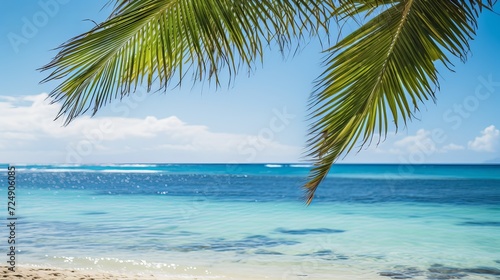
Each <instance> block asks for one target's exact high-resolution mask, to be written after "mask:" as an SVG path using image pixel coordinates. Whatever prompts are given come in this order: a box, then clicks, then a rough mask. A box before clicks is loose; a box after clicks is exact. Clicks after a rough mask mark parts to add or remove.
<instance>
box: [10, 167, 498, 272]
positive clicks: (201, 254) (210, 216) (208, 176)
mask: <svg viewBox="0 0 500 280" xmlns="http://www.w3.org/2000/svg"><path fill="white" fill-rule="evenodd" d="M16 168H17V208H18V209H17V215H18V219H19V220H18V226H17V229H16V230H17V241H18V247H17V248H18V249H19V250H20V251H19V252H18V261H19V263H20V264H23V265H40V266H55V267H63V268H64V267H71V268H78V269H92V270H106V271H115V272H132V273H138V272H141V271H148V273H152V274H155V275H157V276H158V277H159V278H161V277H163V276H172V275H175V276H176V277H179V278H185V279H194V277H197V278H198V279H218V278H224V279H387V280H389V279H500V166H499V165H419V166H409V165H336V166H335V167H334V169H333V170H332V173H331V175H330V176H329V177H328V178H327V179H326V180H325V182H324V183H323V184H322V185H321V187H320V189H319V190H318V195H317V198H316V199H315V201H314V202H313V204H312V205H311V206H309V207H306V206H304V204H303V201H302V199H301V197H302V194H303V193H302V191H301V189H300V186H301V184H302V183H304V182H305V180H306V176H307V172H308V171H309V168H310V166H308V165H300V164H246V165H196V164H192V165H172V164H165V165H161V164H157V165H148V164H144V165H136V164H130V165H79V166H76V165H18V166H16ZM2 169H3V170H5V174H6V172H7V171H6V167H5V166H4V168H2ZM0 182H1V186H2V187H1V188H0V191H1V192H2V193H4V197H5V199H3V201H6V197H7V195H6V188H5V186H6V176H1V177H0ZM5 204H6V202H5ZM0 214H1V215H0V217H1V218H2V219H3V220H5V218H6V211H2V213H0ZM5 243H6V242H4V244H2V246H3V247H2V248H4V251H6V250H7V249H6V244H5ZM176 279H177V278H176Z"/></svg>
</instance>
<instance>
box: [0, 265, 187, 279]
mask: <svg viewBox="0 0 500 280" xmlns="http://www.w3.org/2000/svg"><path fill="white" fill-rule="evenodd" d="M0 279H23V280H25V279H26V280H55V279H67V280H111V279H113V280H114V279H124V280H131V279H146V280H152V279H158V278H156V277H155V276H153V275H147V274H143V275H139V274H137V275H125V274H110V273H105V272H97V271H82V270H72V269H59V268H41V267H22V266H21V267H16V269H15V272H12V271H10V270H8V269H7V267H6V266H2V276H1V278H0ZM171 279H175V278H171ZM193 279H196V278H193Z"/></svg>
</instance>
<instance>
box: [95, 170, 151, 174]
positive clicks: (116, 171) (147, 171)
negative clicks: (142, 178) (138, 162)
mask: <svg viewBox="0 0 500 280" xmlns="http://www.w3.org/2000/svg"><path fill="white" fill-rule="evenodd" d="M97 172H103V173H159V172H160V171H158V170H144V169H130V170H124V169H104V170H97Z"/></svg>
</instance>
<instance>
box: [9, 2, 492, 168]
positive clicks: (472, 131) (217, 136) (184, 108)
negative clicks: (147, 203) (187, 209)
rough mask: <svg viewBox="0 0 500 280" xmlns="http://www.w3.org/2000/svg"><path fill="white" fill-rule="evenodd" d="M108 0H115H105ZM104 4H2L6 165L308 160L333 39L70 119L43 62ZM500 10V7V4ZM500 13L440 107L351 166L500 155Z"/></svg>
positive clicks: (483, 23)
mask: <svg viewBox="0 0 500 280" xmlns="http://www.w3.org/2000/svg"><path fill="white" fill-rule="evenodd" d="M104 2H105V1H104ZM102 6H103V1H97V0H87V1H76V0H73V1H71V0H39V1H24V2H23V3H22V5H21V4H19V2H18V1H13V0H7V1H1V2H0V11H1V12H0V13H1V18H2V24H1V25H0V35H1V37H0V38H1V40H0V49H1V53H2V66H3V67H1V68H0V71H1V77H2V79H1V80H0V162H12V163H21V162H22V163H44V162H46V163H70V164H73V163H110V162H243V163H249V162H299V161H301V160H303V159H304V158H303V157H302V154H303V151H304V145H305V142H306V139H307V137H306V134H307V122H306V119H307V116H306V113H307V100H308V96H309V93H310V92H311V90H312V88H313V81H314V79H315V78H316V77H317V76H318V75H319V74H320V73H321V71H322V68H321V59H322V55H321V53H320V51H321V47H320V46H319V44H317V43H315V42H311V43H309V44H307V45H305V44H304V45H303V47H304V48H303V50H302V51H301V52H300V53H299V54H297V55H296V56H294V57H287V58H286V59H283V57H282V56H281V54H280V53H279V51H278V48H277V47H273V46H271V49H270V50H269V51H267V52H266V54H265V59H264V64H263V65H257V66H256V67H255V69H254V71H253V72H252V73H251V74H250V75H248V74H247V73H246V71H241V73H240V75H239V76H238V77H236V79H235V81H234V83H233V84H232V85H231V86H230V87H226V86H223V87H222V88H220V89H215V87H214V86H210V85H208V84H197V85H195V86H192V84H191V83H190V82H189V81H188V82H186V83H185V84H184V85H183V87H182V88H181V89H172V90H168V91H167V92H165V93H163V92H156V93H155V92H153V93H150V94H146V93H145V91H144V90H139V92H138V93H137V94H136V95H135V96H131V97H130V98H128V99H124V100H123V101H122V102H115V103H113V104H112V105H111V106H108V107H106V108H104V109H103V110H102V111H101V112H100V113H99V114H97V116H95V117H94V118H90V117H89V116H83V117H81V118H79V119H77V120H76V121H74V122H73V123H72V124H70V125H69V126H68V127H62V126H61V122H59V121H57V122H54V121H53V118H54V117H55V115H56V114H57V111H58V109H59V106H58V105H57V104H55V105H48V104H47V102H46V101H45V97H46V96H47V93H48V92H50V91H51V90H52V89H53V88H54V87H55V85H56V84H55V83H47V84H39V81H41V80H42V79H43V78H44V77H45V76H46V74H47V73H40V72H39V71H37V70H36V69H37V68H39V67H41V66H43V65H44V64H46V63H48V62H49V61H50V59H51V58H52V57H53V56H54V55H56V51H54V50H53V49H54V48H55V47H57V46H59V45H60V44H62V43H63V42H65V41H66V40H68V39H69V38H71V37H73V36H76V35H78V34H80V33H82V32H84V31H86V30H88V29H90V28H91V27H92V26H93V23H92V22H90V21H85V19H92V20H94V21H96V22H99V21H102V20H103V19H104V18H106V17H107V16H108V12H109V10H107V9H102ZM497 10H498V8H497ZM499 26H500V15H496V14H493V13H489V12H486V13H484V14H483V15H481V17H480V20H479V29H478V33H477V37H476V39H475V40H474V41H472V42H471V54H470V56H469V59H468V61H467V63H466V64H463V63H462V62H460V61H459V60H458V59H455V60H454V62H455V65H456V67H455V68H454V70H455V72H450V71H447V70H446V69H443V70H441V72H440V74H441V80H440V91H439V92H438V93H437V97H438V100H437V103H436V104H434V103H432V102H428V103H426V105H425V106H422V110H421V112H419V113H418V114H417V116H418V119H415V120H414V121H413V122H411V123H409V124H408V127H406V128H404V129H400V131H398V133H397V134H396V133H395V131H394V129H393V130H391V131H390V132H389V135H388V137H387V139H386V140H385V141H384V142H383V143H381V144H380V145H378V146H375V145H372V146H371V147H369V148H367V149H364V150H362V151H360V152H359V153H357V154H356V153H353V154H351V155H349V156H347V157H346V158H345V159H343V160H342V161H341V162H346V163H365V162H368V163H376V162H384V163H389V162H391V163H436V162H437V163H446V162H452V163H467V162H471V163H482V162H488V161H496V162H500V131H499V129H500V118H499V116H500V114H499V112H498V107H499V105H500V94H499V93H500V66H499V62H500V52H498V49H499V47H500V31H498V30H499Z"/></svg>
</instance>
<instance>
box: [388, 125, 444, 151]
mask: <svg viewBox="0 0 500 280" xmlns="http://www.w3.org/2000/svg"><path fill="white" fill-rule="evenodd" d="M437 150H438V149H437V147H436V144H435V142H434V141H433V140H432V139H431V132H430V131H427V130H425V129H419V130H418V131H417V133H416V134H415V135H411V136H406V137H405V138H403V139H401V140H398V141H396V142H394V148H392V149H390V150H389V151H390V152H391V153H393V154H407V153H420V152H423V153H426V154H431V153H434V152H436V151H437Z"/></svg>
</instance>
